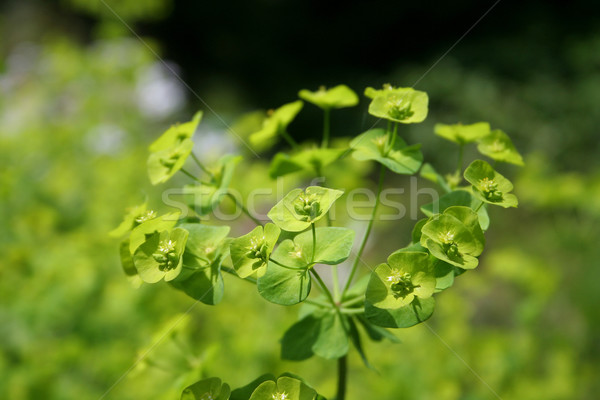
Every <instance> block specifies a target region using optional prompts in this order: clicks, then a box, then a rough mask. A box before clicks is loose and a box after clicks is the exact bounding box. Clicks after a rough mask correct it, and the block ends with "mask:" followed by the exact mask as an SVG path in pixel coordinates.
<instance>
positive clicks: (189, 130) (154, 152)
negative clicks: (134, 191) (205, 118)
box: [148, 112, 202, 185]
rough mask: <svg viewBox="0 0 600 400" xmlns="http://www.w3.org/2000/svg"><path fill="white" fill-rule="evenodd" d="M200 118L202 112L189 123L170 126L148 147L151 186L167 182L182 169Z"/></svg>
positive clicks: (190, 150) (192, 144)
mask: <svg viewBox="0 0 600 400" xmlns="http://www.w3.org/2000/svg"><path fill="white" fill-rule="evenodd" d="M201 118H202V112H198V113H196V115H194V118H193V119H192V120H191V121H189V122H186V123H183V124H177V125H173V126H171V127H170V128H169V129H168V130H167V131H166V132H165V133H163V134H162V136H161V137H159V138H158V139H157V140H156V141H154V142H153V143H152V144H151V145H150V147H149V150H150V155H149V157H148V176H149V177H150V182H151V183H152V184H153V185H157V184H159V183H163V182H166V181H168V180H169V179H170V178H171V177H172V176H173V175H175V173H176V172H177V171H179V170H180V169H181V168H182V167H183V164H184V163H185V160H186V159H187V157H188V156H189V155H190V153H191V152H192V148H193V147H194V143H193V142H192V140H191V137H192V136H193V134H194V132H195V131H196V127H197V126H198V123H200V119H201Z"/></svg>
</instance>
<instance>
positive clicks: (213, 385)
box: [181, 378, 231, 400]
mask: <svg viewBox="0 0 600 400" xmlns="http://www.w3.org/2000/svg"><path fill="white" fill-rule="evenodd" d="M230 393H231V390H230V388H229V385H228V384H226V383H221V380H220V379H219V378H207V379H203V380H201V381H198V382H196V383H194V384H193V385H190V386H188V387H186V388H185V389H184V390H183V393H181V400H208V399H211V400H228V399H229V395H230Z"/></svg>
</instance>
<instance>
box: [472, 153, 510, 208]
mask: <svg viewBox="0 0 600 400" xmlns="http://www.w3.org/2000/svg"><path fill="white" fill-rule="evenodd" d="M464 177H465V179H466V180H467V181H468V182H469V183H470V184H471V185H473V186H472V189H473V194H474V195H475V196H476V197H477V198H478V199H479V200H481V201H483V202H485V203H489V204H495V205H498V206H501V207H504V208H507V207H517V205H518V204H519V201H518V200H517V196H515V195H514V194H512V193H509V192H510V191H512V189H513V184H512V183H511V182H510V181H509V180H508V179H506V178H505V177H504V176H502V175H500V173H498V172H496V171H495V170H494V168H492V166H491V165H490V164H488V163H487V162H485V161H482V160H475V161H473V162H472V163H471V165H469V166H468V167H467V169H466V170H465V172H464Z"/></svg>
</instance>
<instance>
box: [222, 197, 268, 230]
mask: <svg viewBox="0 0 600 400" xmlns="http://www.w3.org/2000/svg"><path fill="white" fill-rule="evenodd" d="M227 195H228V196H229V197H230V198H231V199H232V200H233V201H234V202H235V204H236V205H237V206H238V207H239V208H240V209H241V210H242V212H243V213H244V214H246V215H247V216H248V218H250V219H251V220H252V221H254V223H255V224H256V225H260V226H263V224H262V222H261V221H260V220H259V219H257V218H255V217H254V216H253V215H252V214H250V211H248V209H247V208H246V207H244V205H243V204H242V203H241V202H240V201H239V200H238V199H237V197H235V196H234V195H233V194H231V193H227Z"/></svg>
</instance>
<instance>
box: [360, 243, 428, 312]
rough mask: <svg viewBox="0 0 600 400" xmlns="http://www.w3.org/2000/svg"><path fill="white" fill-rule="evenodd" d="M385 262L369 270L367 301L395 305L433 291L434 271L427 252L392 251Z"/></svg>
mask: <svg viewBox="0 0 600 400" xmlns="http://www.w3.org/2000/svg"><path fill="white" fill-rule="evenodd" d="M388 264H389V265H388ZM388 264H380V265H379V266H377V268H375V271H373V273H372V274H371V278H370V280H369V285H368V286H367V291H366V294H365V297H366V301H367V302H369V303H370V304H372V305H373V306H375V307H377V308H381V309H397V308H402V307H404V306H406V305H409V304H411V303H412V302H413V300H414V299H416V298H421V299H426V298H429V297H431V296H432V295H433V292H434V290H435V275H434V271H433V261H432V260H431V259H430V258H429V255H428V254H427V253H420V252H405V251H399V252H395V253H393V254H392V255H390V257H388Z"/></svg>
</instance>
